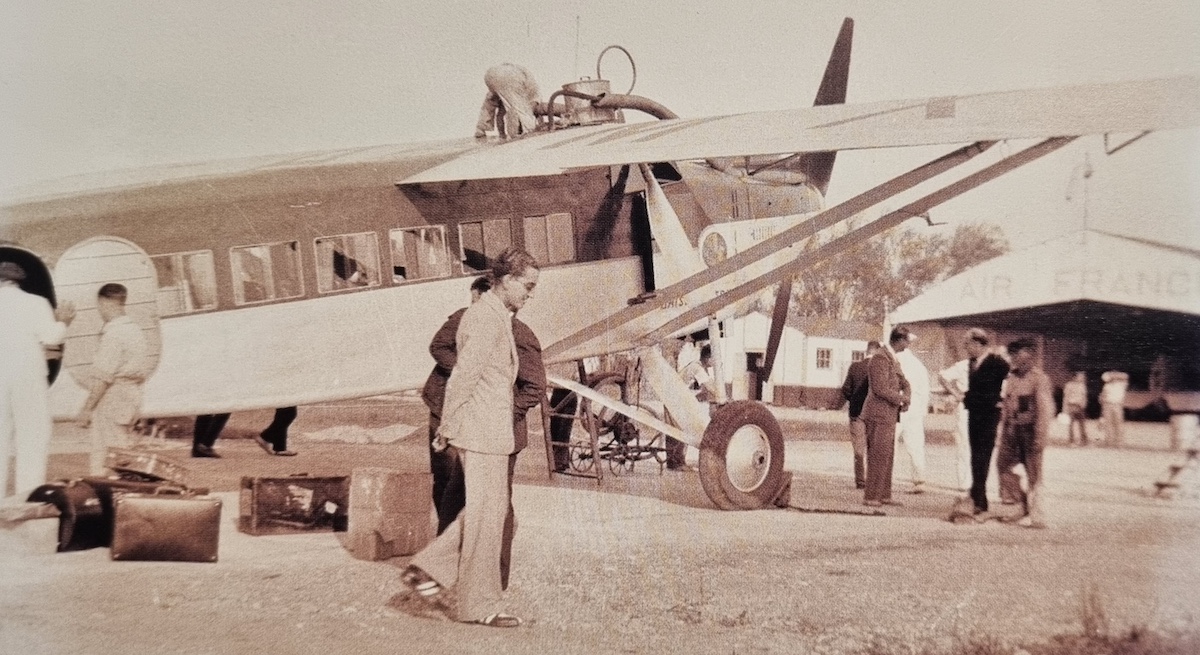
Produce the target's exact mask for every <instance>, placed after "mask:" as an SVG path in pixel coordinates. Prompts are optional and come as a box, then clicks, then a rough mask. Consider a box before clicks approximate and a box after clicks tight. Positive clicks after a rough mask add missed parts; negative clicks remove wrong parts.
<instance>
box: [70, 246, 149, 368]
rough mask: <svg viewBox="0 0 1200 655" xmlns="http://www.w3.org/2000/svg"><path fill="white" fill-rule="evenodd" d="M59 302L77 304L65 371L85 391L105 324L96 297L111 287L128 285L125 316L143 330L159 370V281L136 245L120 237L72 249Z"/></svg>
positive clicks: (143, 252)
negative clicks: (110, 284)
mask: <svg viewBox="0 0 1200 655" xmlns="http://www.w3.org/2000/svg"><path fill="white" fill-rule="evenodd" d="M54 277H55V280H56V281H57V284H58V296H59V299H60V301H63V302H66V301H70V302H73V303H75V310H76V315H75V320H74V321H73V322H72V323H71V326H70V328H69V329H68V330H67V341H66V350H65V352H64V354H63V368H65V369H66V370H67V371H70V373H71V377H72V378H74V379H75V381H76V382H78V383H79V384H80V385H81V386H85V387H86V385H85V383H84V377H83V376H84V375H85V374H86V373H87V369H88V368H89V366H90V364H91V363H92V358H93V357H94V356H95V354H96V348H97V347H98V346H99V344H100V328H101V327H103V323H102V322H101V320H100V313H99V311H98V310H97V308H96V292H97V291H99V290H100V287H101V286H103V285H104V284H107V283H109V282H116V283H119V284H123V285H125V288H126V289H128V290H129V297H128V299H127V300H126V302H125V311H126V314H128V315H129V317H130V318H131V319H133V321H134V322H135V323H137V324H138V325H139V326H140V327H141V328H142V334H144V335H145V337H146V344H147V345H148V346H149V348H150V356H151V360H152V361H153V363H154V365H155V366H156V367H157V365H158V360H159V354H160V352H161V349H162V336H161V334H160V333H159V325H158V304H157V303H156V302H155V294H156V293H157V290H158V279H157V277H156V276H155V274H154V265H153V263H152V262H151V261H150V257H149V255H147V254H146V252H145V251H143V250H142V249H141V248H139V247H138V246H137V245H136V244H134V243H132V242H130V241H126V240H125V239H120V238H117V237H95V238H92V239H87V240H85V241H81V242H79V243H77V244H75V245H74V246H71V247H70V248H68V249H67V251H66V252H64V253H63V255H62V257H60V258H59V259H58V264H57V265H55V267H54Z"/></svg>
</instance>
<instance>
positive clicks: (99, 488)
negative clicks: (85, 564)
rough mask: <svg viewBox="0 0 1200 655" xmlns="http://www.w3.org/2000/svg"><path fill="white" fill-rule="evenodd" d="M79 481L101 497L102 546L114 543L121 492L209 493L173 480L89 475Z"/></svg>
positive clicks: (199, 494) (201, 494) (178, 494)
mask: <svg viewBox="0 0 1200 655" xmlns="http://www.w3.org/2000/svg"><path fill="white" fill-rule="evenodd" d="M79 482H83V483H84V484H86V485H88V486H89V487H91V488H92V490H93V491H95V492H96V497H97V498H99V499H100V509H101V511H102V512H103V513H104V531H103V534H102V538H101V541H100V545H101V546H108V545H111V544H112V530H113V522H114V516H113V501H114V500H115V499H116V498H117V497H118V496H119V495H120V494H131V493H136V494H172V495H176V496H182V495H189V496H203V495H206V494H207V493H208V489H205V488H188V487H184V486H182V485H178V484H174V483H171V482H142V481H138V480H128V479H125V478H98V477H87V478H80V480H79Z"/></svg>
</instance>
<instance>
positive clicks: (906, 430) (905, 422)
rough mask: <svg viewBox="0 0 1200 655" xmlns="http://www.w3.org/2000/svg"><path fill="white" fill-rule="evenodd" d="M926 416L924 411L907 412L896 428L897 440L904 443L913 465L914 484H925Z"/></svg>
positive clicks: (901, 417) (901, 416)
mask: <svg viewBox="0 0 1200 655" xmlns="http://www.w3.org/2000/svg"><path fill="white" fill-rule="evenodd" d="M925 414H926V412H922V411H915V412H905V413H903V414H901V415H900V423H899V425H897V426H896V439H897V440H898V441H902V442H904V450H905V451H906V452H908V460H909V462H910V463H911V465H912V482H913V484H924V483H925Z"/></svg>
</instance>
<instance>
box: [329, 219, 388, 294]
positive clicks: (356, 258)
mask: <svg viewBox="0 0 1200 655" xmlns="http://www.w3.org/2000/svg"><path fill="white" fill-rule="evenodd" d="M316 253H317V291H320V292H321V293H328V292H330V291H341V290H342V289H358V288H361V287H374V286H379V242H378V241H377V240H376V239H375V233H374V232H362V233H359V234H342V235H339V236H335V237H321V238H320V239H317V240H316Z"/></svg>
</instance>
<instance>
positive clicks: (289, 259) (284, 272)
mask: <svg viewBox="0 0 1200 655" xmlns="http://www.w3.org/2000/svg"><path fill="white" fill-rule="evenodd" d="M229 263H230V266H231V267H232V269H233V301H234V302H235V303H237V304H239V305H245V304H248V303H255V302H263V301H267V300H280V299H283V298H295V297H297V296H301V295H303V294H304V284H303V282H302V281H301V279H300V253H299V248H298V244H297V243H296V242H295V241H284V242H279V243H268V244H262V245H258V246H241V247H238V248H230V249H229Z"/></svg>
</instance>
